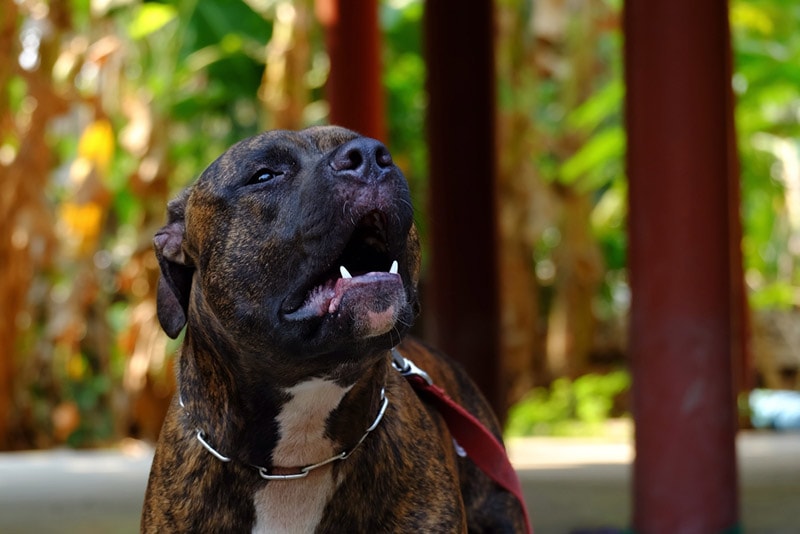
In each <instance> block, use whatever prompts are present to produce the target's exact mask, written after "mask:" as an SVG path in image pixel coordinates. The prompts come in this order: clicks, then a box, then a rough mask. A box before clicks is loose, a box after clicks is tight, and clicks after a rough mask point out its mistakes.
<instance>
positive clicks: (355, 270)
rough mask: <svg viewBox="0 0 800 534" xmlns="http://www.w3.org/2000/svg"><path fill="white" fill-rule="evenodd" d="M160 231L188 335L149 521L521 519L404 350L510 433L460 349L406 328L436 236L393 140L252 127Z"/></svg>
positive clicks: (182, 526) (376, 527) (347, 528)
mask: <svg viewBox="0 0 800 534" xmlns="http://www.w3.org/2000/svg"><path fill="white" fill-rule="evenodd" d="M154 242H155V249H156V255H157V257H158V261H159V265H160V267H161V274H162V277H161V279H160V281H159V287H158V318H159V320H160V322H161V325H162V326H163V328H164V330H165V331H166V332H167V334H168V335H170V336H171V337H173V338H174V337H177V336H178V335H179V333H180V332H181V331H182V330H183V329H184V327H185V328H186V337H185V340H184V343H183V348H182V350H181V355H180V360H179V372H178V374H179V380H178V383H179V393H178V395H176V397H175V399H174V401H173V402H172V405H171V407H170V409H169V413H168V415H167V419H166V422H165V423H164V427H163V430H162V432H161V437H160V440H159V443H158V447H157V449H156V454H155V459H154V461H153V466H152V470H151V473H150V480H149V484H148V487H147V494H146V496H145V503H144V510H143V513H142V531H144V532H159V533H164V532H214V533H220V532H245V531H252V532H353V533H356V532H358V533H360V532H370V533H372V532H402V533H412V532H414V533H416V532H426V533H428V532H466V531H469V532H521V531H523V530H524V526H523V515H522V510H521V508H520V506H519V504H518V503H517V502H516V500H515V498H514V497H513V496H512V495H511V494H510V493H508V492H506V491H503V490H501V489H500V488H499V487H498V486H497V485H496V484H494V483H493V482H492V481H491V480H490V479H489V478H488V477H487V476H486V475H484V474H483V473H482V472H481V471H479V470H478V469H477V468H476V467H475V465H474V464H473V463H472V462H471V461H470V459H469V458H466V457H462V456H460V455H459V454H458V449H457V447H456V446H455V445H454V442H453V440H452V438H451V437H450V434H449V432H448V430H447V427H446V425H445V423H444V421H443V419H442V417H441V415H440V414H439V413H438V412H437V411H436V410H435V409H434V408H433V407H431V406H429V405H428V404H426V403H425V402H423V401H421V400H420V398H419V397H418V396H417V394H416V393H415V392H414V391H413V390H412V388H411V387H410V386H409V384H408V382H407V381H406V379H405V378H403V377H402V376H401V375H400V374H399V373H398V372H397V371H396V370H395V369H394V368H393V366H392V356H391V354H392V350H391V349H392V348H393V347H395V346H398V349H397V350H398V351H399V353H401V354H402V355H403V356H405V357H407V358H409V359H410V360H412V361H413V362H414V363H415V364H416V365H417V366H418V367H420V368H422V369H423V370H425V371H427V373H428V374H429V375H430V376H431V378H432V379H433V380H434V382H435V383H436V384H437V385H439V386H440V387H442V388H444V389H445V390H446V391H447V392H448V393H449V394H450V396H451V397H453V398H454V399H455V400H456V401H458V402H459V403H461V404H462V405H463V406H464V407H465V408H467V409H468V410H470V411H471V412H472V413H473V414H474V415H475V416H477V417H478V418H479V419H481V420H482V421H483V422H484V423H485V424H486V425H487V426H488V427H489V428H490V429H492V432H493V433H495V434H496V435H497V436H498V437H499V436H500V431H499V427H498V424H497V421H496V419H495V417H494V416H493V414H492V413H491V411H490V409H489V407H488V405H487V403H486V401H485V400H484V398H483V397H482V396H481V394H480V393H479V392H478V390H477V389H476V387H475V386H474V385H473V383H472V382H471V381H470V380H469V378H468V377H467V376H466V374H465V373H464V371H463V370H462V369H461V368H460V367H458V366H457V365H454V364H453V363H452V362H451V361H450V360H448V359H447V358H446V357H444V356H443V355H441V354H440V353H438V352H436V351H434V350H432V349H430V348H428V347H426V346H424V345H422V344H421V343H420V342H418V341H414V340H410V339H408V340H406V341H404V342H402V343H401V340H402V338H403V336H404V334H405V333H406V331H407V330H408V328H409V326H410V325H411V323H412V321H413V320H414V318H415V316H416V313H417V307H418V304H417V289H416V284H417V279H418V275H419V243H418V239H417V233H416V230H415V228H414V225H413V221H412V207H411V202H410V197H409V191H408V186H407V184H406V181H405V178H404V177H403V175H402V173H401V172H400V170H399V169H398V168H397V166H396V165H395V164H394V163H393V161H392V158H391V155H390V154H389V152H388V151H387V149H386V148H385V147H384V146H383V145H382V144H380V143H379V142H378V141H375V140H373V139H368V138H365V137H361V136H359V135H358V134H356V133H354V132H352V131H349V130H345V129H342V128H338V127H317V128H310V129H307V130H303V131H300V132H289V131H271V132H267V133H264V134H261V135H258V136H256V137H253V138H250V139H247V140H245V141H242V142H240V143H237V144H236V145H234V146H233V147H231V148H230V149H229V150H228V151H227V152H225V153H224V154H223V155H222V156H221V157H220V158H219V159H217V160H216V161H215V162H214V163H212V164H211V165H210V166H209V167H208V168H207V169H206V170H205V171H204V172H203V174H202V175H201V176H200V178H199V180H198V181H197V182H196V183H195V184H194V185H192V186H190V187H189V188H188V189H187V190H185V191H184V192H183V193H182V194H181V195H180V196H178V198H177V199H175V200H174V201H172V202H170V204H169V207H168V222H167V224H166V226H164V227H163V228H162V229H161V230H160V231H159V232H158V233H157V234H156V236H155V240H154ZM398 344H399V345H398ZM309 466H310V467H309Z"/></svg>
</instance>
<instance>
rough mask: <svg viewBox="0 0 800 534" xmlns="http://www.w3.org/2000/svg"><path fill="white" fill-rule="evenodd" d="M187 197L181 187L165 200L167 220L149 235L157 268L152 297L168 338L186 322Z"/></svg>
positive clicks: (188, 263)
mask: <svg viewBox="0 0 800 534" xmlns="http://www.w3.org/2000/svg"><path fill="white" fill-rule="evenodd" d="M188 197H189V194H188V191H185V192H183V193H182V194H181V195H180V196H179V197H178V198H176V199H175V200H173V201H171V202H170V203H169V205H168V206H167V215H168V217H167V224H166V225H165V226H164V227H163V228H161V229H160V230H159V231H158V232H156V235H155V237H154V238H153V245H154V247H155V251H156V258H157V259H158V266H159V267H160V268H161V276H160V277H159V279H158V294H157V297H156V310H157V313H158V322H159V323H161V328H163V329H164V331H165V332H166V333H167V335H168V336H169V337H171V338H172V339H175V338H176V337H178V334H180V333H181V330H183V327H184V326H186V316H187V314H188V310H189V294H190V293H191V290H192V276H193V274H194V266H193V265H192V262H191V260H190V259H189V258H188V256H187V255H186V252H185V251H184V250H183V239H184V236H185V234H186V222H185V219H184V213H185V211H186V199H187V198H188Z"/></svg>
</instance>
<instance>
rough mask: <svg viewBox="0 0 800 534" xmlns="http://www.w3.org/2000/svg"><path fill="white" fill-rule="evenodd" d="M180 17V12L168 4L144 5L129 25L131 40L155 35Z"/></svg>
mask: <svg viewBox="0 0 800 534" xmlns="http://www.w3.org/2000/svg"><path fill="white" fill-rule="evenodd" d="M177 16H178V11H177V10H176V9H175V8H174V7H173V6H169V5H166V4H142V5H141V6H139V8H138V10H137V11H136V14H135V15H134V17H133V20H132V21H131V23H130V24H129V25H128V35H130V36H131V39H135V40H138V39H143V38H145V37H147V36H148V35H150V34H151V33H155V32H157V31H158V30H160V29H161V28H163V27H164V26H166V25H167V24H169V23H170V22H172V21H173V20H175V18H176V17H177Z"/></svg>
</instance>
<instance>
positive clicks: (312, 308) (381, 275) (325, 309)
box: [286, 272, 402, 321]
mask: <svg viewBox="0 0 800 534" xmlns="http://www.w3.org/2000/svg"><path fill="white" fill-rule="evenodd" d="M385 282H395V283H398V284H400V285H402V282H401V281H400V276H399V275H397V274H391V273H387V272H373V273H367V274H363V275H360V276H355V277H353V278H338V279H336V281H333V280H331V281H329V282H327V283H325V284H324V285H321V286H319V287H317V288H314V289H313V290H312V291H311V293H309V296H308V298H307V299H306V301H305V302H304V303H303V305H302V306H301V307H300V308H299V309H297V310H296V311H294V312H292V313H290V314H288V315H287V316H286V318H287V319H289V320H290V321H300V320H303V319H310V318H312V317H323V316H324V315H326V314H333V313H336V311H337V310H338V309H339V305H340V304H341V302H342V299H343V298H344V296H345V294H346V293H347V292H348V291H351V290H353V289H357V290H360V291H369V287H368V286H370V285H372V284H375V288H376V290H379V289H378V288H379V287H380V286H381V283H385Z"/></svg>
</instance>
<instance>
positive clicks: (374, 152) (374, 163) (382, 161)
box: [330, 137, 394, 182]
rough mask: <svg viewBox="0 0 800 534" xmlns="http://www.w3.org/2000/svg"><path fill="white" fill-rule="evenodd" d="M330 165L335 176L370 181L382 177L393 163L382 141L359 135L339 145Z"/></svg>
mask: <svg viewBox="0 0 800 534" xmlns="http://www.w3.org/2000/svg"><path fill="white" fill-rule="evenodd" d="M330 166H331V168H332V169H333V171H334V173H335V174H336V175H337V176H343V177H349V178H354V179H357V180H361V181H365V182H371V181H375V180H380V179H381V178H383V176H384V174H386V171H387V170H388V169H390V168H391V167H393V166H394V163H393V162H392V155H391V154H390V153H389V149H387V148H386V147H385V146H384V145H383V143H381V142H380V141H376V140H375V139H369V138H367V137H359V138H356V139H353V140H352V141H348V142H347V143H345V144H344V145H342V146H340V147H339V148H338V149H337V150H336V153H335V154H334V155H333V159H331V162H330Z"/></svg>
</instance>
